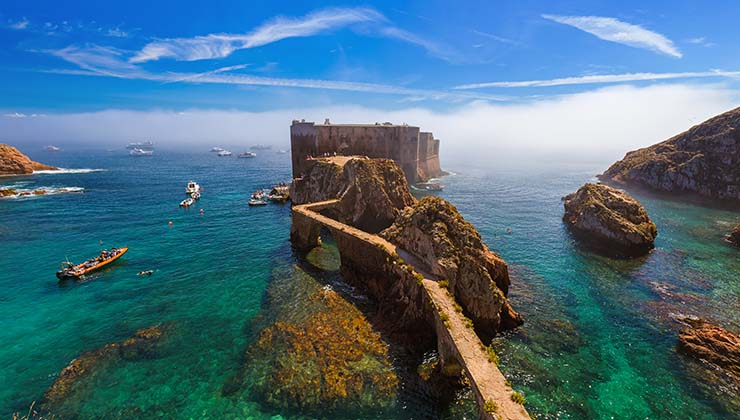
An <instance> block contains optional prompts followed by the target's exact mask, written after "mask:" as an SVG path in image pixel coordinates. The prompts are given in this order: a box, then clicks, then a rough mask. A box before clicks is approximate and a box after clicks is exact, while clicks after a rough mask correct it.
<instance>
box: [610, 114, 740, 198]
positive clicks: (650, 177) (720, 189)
mask: <svg viewBox="0 0 740 420" xmlns="http://www.w3.org/2000/svg"><path fill="white" fill-rule="evenodd" d="M599 179H600V180H601V181H603V182H607V183H610V184H614V185H619V186H633V187H643V188H646V189H650V190H653V191H657V192H665V193H671V194H672V196H679V197H680V196H686V197H689V198H699V199H700V200H701V201H702V202H712V203H715V202H716V203H726V204H729V205H731V206H733V207H738V206H740V108H735V109H733V110H731V111H728V112H725V113H724V114H721V115H718V116H716V117H714V118H711V119H709V120H707V121H705V122H703V123H701V124H699V125H696V126H694V127H692V128H690V129H689V130H688V131H686V132H684V133H681V134H678V135H676V136H674V137H672V138H670V139H668V140H666V141H664V142H661V143H658V144H655V145H653V146H650V147H646V148H643V149H639V150H635V151H632V152H629V153H627V155H626V156H625V157H624V159H622V160H620V161H619V162H616V163H615V164H613V165H612V166H611V167H610V168H609V169H607V170H606V171H605V172H604V173H603V174H601V175H599Z"/></svg>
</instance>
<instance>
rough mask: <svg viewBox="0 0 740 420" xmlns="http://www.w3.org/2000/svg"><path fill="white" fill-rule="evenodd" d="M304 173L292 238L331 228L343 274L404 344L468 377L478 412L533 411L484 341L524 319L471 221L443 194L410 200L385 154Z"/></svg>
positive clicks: (311, 167) (324, 161) (319, 162)
mask: <svg viewBox="0 0 740 420" xmlns="http://www.w3.org/2000/svg"><path fill="white" fill-rule="evenodd" d="M301 174H302V176H300V177H296V178H295V179H294V181H293V185H292V190H291V196H292V197H294V199H295V200H296V201H295V202H294V204H295V206H294V207H293V223H292V226H291V241H292V243H293V245H294V246H295V247H296V248H297V249H299V250H303V251H308V250H311V249H313V248H314V247H316V246H318V245H319V244H320V243H321V238H320V236H321V232H322V229H328V230H329V231H330V232H331V235H332V236H333V237H334V239H335V240H336V242H337V248H338V249H339V254H340V259H341V274H342V278H343V280H344V281H346V282H347V283H349V284H351V285H353V286H355V287H357V288H358V289H359V290H362V291H363V292H364V293H365V294H367V295H368V296H369V297H371V298H372V299H373V300H374V301H375V302H376V303H377V305H378V312H379V314H378V317H377V319H376V320H375V324H376V325H378V326H379V327H381V328H382V329H383V330H384V331H386V332H388V333H390V334H391V335H393V336H395V337H397V338H399V340H404V342H405V343H406V345H408V346H413V347H416V348H421V349H427V350H428V349H430V348H434V347H435V344H436V348H437V349H438V351H439V354H440V356H441V361H442V363H441V365H442V371H444V372H447V373H448V374H450V373H451V372H457V375H463V374H464V375H465V376H466V377H467V379H468V381H469V382H470V384H471V388H472V389H473V393H474V395H475V396H476V400H477V401H478V404H479V407H481V417H482V418H486V419H490V418H493V417H494V415H497V416H498V417H500V418H506V419H525V418H529V416H528V414H527V412H526V410H524V409H523V407H522V406H521V405H519V404H517V403H516V401H518V399H516V398H510V397H511V396H512V395H513V390H512V389H511V386H510V385H508V384H507V383H506V381H505V379H504V378H503V375H501V373H500V372H499V371H498V369H497V368H496V366H495V363H494V361H495V357H493V356H491V354H492V350H490V348H489V347H488V346H487V344H488V343H490V339H491V337H493V336H494V335H496V334H497V333H499V332H501V331H505V330H507V329H511V328H514V327H516V326H518V325H521V323H522V322H523V321H522V319H521V317H520V316H519V315H518V314H517V313H516V312H515V311H514V309H512V307H511V305H510V304H509V302H508V300H507V294H508V287H509V284H510V281H511V280H510V278H509V273H508V267H507V265H506V262H505V261H504V260H503V259H502V258H501V257H500V256H498V255H497V254H495V253H493V252H492V251H490V250H489V249H488V248H487V247H486V246H485V244H483V242H482V240H481V237H480V235H479V234H478V232H477V231H476V230H475V228H474V227H473V226H472V225H471V224H470V223H468V222H467V221H465V219H464V218H463V217H462V216H461V215H460V213H459V212H458V211H457V209H456V208H455V207H454V206H452V205H451V204H450V203H448V202H446V201H444V200H442V199H439V198H436V197H426V198H424V199H422V200H419V201H417V200H416V199H414V197H413V196H411V194H410V190H409V187H408V182H407V181H406V178H407V176H408V173H404V171H402V170H401V168H400V167H398V165H396V163H395V162H394V161H393V160H390V159H370V158H367V157H364V156H362V157H353V156H337V157H333V156H332V157H322V158H314V159H310V160H309V161H308V162H302V169H301ZM287 351H288V353H290V352H291V350H290V349H288V350H287ZM319 380H327V378H323V379H319ZM486 407H488V408H486ZM494 408H495V410H494ZM489 409H490V410H491V411H489Z"/></svg>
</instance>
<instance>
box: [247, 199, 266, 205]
mask: <svg viewBox="0 0 740 420" xmlns="http://www.w3.org/2000/svg"><path fill="white" fill-rule="evenodd" d="M249 205H250V206H265V205H267V201H265V200H257V199H255V198H253V199H251V200H249Z"/></svg>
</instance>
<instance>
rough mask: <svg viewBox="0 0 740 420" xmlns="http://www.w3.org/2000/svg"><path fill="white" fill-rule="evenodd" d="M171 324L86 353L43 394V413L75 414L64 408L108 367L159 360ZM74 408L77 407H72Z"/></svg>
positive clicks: (68, 408) (139, 331) (71, 409)
mask: <svg viewBox="0 0 740 420" xmlns="http://www.w3.org/2000/svg"><path fill="white" fill-rule="evenodd" d="M171 328H172V324H169V323H167V324H159V325H154V326H151V327H148V328H143V329H141V330H138V331H136V332H135V333H134V334H133V335H132V336H131V337H130V338H128V339H126V340H124V341H121V342H116V343H110V344H106V345H105V346H103V347H100V348H97V349H95V350H90V351H86V352H84V353H82V354H80V355H79V356H78V357H77V358H76V359H74V360H72V361H71V362H70V363H69V365H68V366H67V367H65V368H64V369H62V371H61V372H60V373H59V376H58V377H57V379H56V380H55V381H54V383H53V384H52V385H51V387H49V389H48V390H47V391H46V393H45V394H44V400H43V403H42V409H43V410H44V411H46V412H51V413H52V414H56V413H57V411H59V410H61V411H67V410H69V411H74V407H66V406H64V404H65V403H66V402H67V399H68V398H69V397H70V396H71V395H72V394H74V393H77V392H80V391H81V390H82V389H83V388H84V386H85V384H84V383H83V381H85V382H87V381H89V380H91V379H92V378H94V377H95V376H97V375H98V374H99V373H100V372H101V371H103V370H104V369H105V368H106V367H107V366H110V365H112V364H113V363H116V362H119V361H121V360H137V359H145V358H153V357H156V356H157V353H158V350H159V346H160V345H161V340H162V338H163V336H164V335H165V334H166V333H167V332H169V331H170V329H171ZM72 405H74V404H72Z"/></svg>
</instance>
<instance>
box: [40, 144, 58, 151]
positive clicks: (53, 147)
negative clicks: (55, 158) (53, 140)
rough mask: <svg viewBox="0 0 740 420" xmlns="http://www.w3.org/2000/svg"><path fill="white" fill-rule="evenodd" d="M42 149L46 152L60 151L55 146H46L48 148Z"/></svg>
mask: <svg viewBox="0 0 740 420" xmlns="http://www.w3.org/2000/svg"><path fill="white" fill-rule="evenodd" d="M44 149H45V150H46V151H47V152H58V151H60V150H62V149H60V148H58V147H56V146H52V145H48V146H46V147H44Z"/></svg>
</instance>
